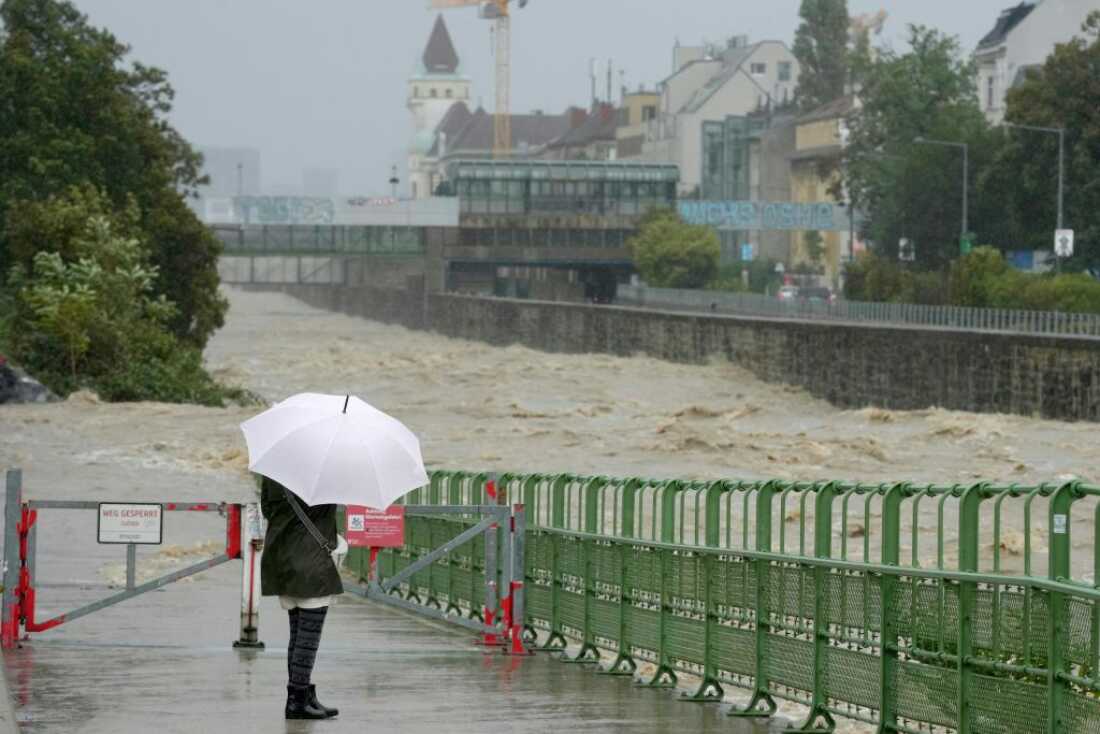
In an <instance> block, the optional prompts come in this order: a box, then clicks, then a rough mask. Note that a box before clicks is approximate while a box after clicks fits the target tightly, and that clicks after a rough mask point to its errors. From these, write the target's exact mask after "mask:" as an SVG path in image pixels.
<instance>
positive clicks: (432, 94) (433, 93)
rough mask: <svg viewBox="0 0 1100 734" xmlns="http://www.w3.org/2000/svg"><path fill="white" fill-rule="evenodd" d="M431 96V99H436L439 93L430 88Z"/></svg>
mask: <svg viewBox="0 0 1100 734" xmlns="http://www.w3.org/2000/svg"><path fill="white" fill-rule="evenodd" d="M431 96H432V97H438V96H439V92H438V91H436V89H435V87H432V91H431Z"/></svg>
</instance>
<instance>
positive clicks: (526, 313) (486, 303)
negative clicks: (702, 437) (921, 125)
mask: <svg viewBox="0 0 1100 734" xmlns="http://www.w3.org/2000/svg"><path fill="white" fill-rule="evenodd" d="M276 289H278V290H282V291H284V292H286V293H288V294H290V295H292V296H294V297H296V298H299V299H301V300H302V301H304V302H306V303H309V304H310V305H313V306H316V307H318V308H324V309H329V310H334V311H342V312H344V313H348V314H352V315H358V316H362V317H364V318H370V319H374V320H377V321H383V322H389V323H398V324H403V325H405V326H407V327H409V328H413V329H430V330H432V331H435V332H438V333H440V334H444V335H447V336H452V337H458V338H463V339H473V340H478V341H483V342H487V343H490V344H497V345H507V344H522V345H525V346H528V347H531V348H534V349H540V350H544V351H550V352H569V353H593V352H595V353H605V354H617V355H633V354H644V355H647V356H651V357H657V358H660V359H667V360H670V361H674V362H687V363H701V362H704V361H706V360H709V359H712V358H714V357H715V356H720V357H724V358H726V359H728V360H730V361H731V362H733V363H735V364H737V365H739V366H741V367H744V368H746V369H748V370H750V371H751V372H752V373H753V374H755V375H756V376H757V377H759V378H760V379H762V380H766V381H768V382H778V383H785V384H790V385H797V386H800V387H802V388H804V389H806V390H807V391H808V392H809V393H811V394H812V395H814V396H817V397H820V398H823V399H825V400H828V401H829V402H831V403H832V404H834V405H837V406H839V407H844V408H859V407H865V406H870V405H873V406H878V407H882V408H888V409H897V410H910V409H920V408H928V407H942V408H948V409H953V410H968V411H975V412H997V413H1016V414H1021V415H1029V416H1030V415H1035V416H1041V417H1044V418H1058V419H1064V420H1090V421H1097V420H1100V340H1097V339H1090V338H1087V337H1064V336H1063V337H1059V336H1029V335H1014V334H1004V333H990V332H969V331H951V330H942V329H934V328H927V327H906V326H871V325H866V324H846V323H822V322H804V321H793V320H792V321H784V320H778V319H761V318H751V317H737V316H721V315H708V314H688V313H669V312H661V311H650V310H641V309H633V308H618V307H613V306H594V305H586V304H572V303H556V302H542V301H527V300H509V299H497V298H480V297H473V296H459V295H444V294H428V295H426V296H425V294H424V293H423V292H422V291H419V290H397V289H392V290H388V289H377V288H339V287H328V286H309V285H305V286H281V287H279V286H276Z"/></svg>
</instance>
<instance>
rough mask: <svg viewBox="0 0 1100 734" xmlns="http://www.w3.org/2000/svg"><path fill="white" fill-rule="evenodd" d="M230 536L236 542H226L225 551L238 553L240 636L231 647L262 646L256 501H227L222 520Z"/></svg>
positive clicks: (260, 531)
mask: <svg viewBox="0 0 1100 734" xmlns="http://www.w3.org/2000/svg"><path fill="white" fill-rule="evenodd" d="M226 523H227V525H228V529H227V532H228V533H229V535H230V537H232V536H233V535H235V536H236V537H237V538H238V539H239V540H238V542H237V544H233V543H232V542H229V543H227V548H226V552H227V554H228V555H229V556H230V558H233V557H239V558H240V559H241V561H242V563H241V569H242V570H241V636H240V639H238V640H237V641H236V642H234V643H233V647H235V648H245V649H254V650H257V649H258V650H262V649H264V643H262V642H260V559H261V557H262V556H263V547H264V535H263V515H262V514H260V506H259V505H258V504H256V503H251V504H247V505H244V506H241V505H231V506H230V508H229V517H228V518H227V520H226Z"/></svg>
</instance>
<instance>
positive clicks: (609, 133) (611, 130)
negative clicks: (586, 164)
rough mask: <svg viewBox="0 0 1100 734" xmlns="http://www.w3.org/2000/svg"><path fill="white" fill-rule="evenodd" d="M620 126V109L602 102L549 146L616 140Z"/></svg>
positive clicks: (557, 146) (556, 146)
mask: <svg viewBox="0 0 1100 734" xmlns="http://www.w3.org/2000/svg"><path fill="white" fill-rule="evenodd" d="M618 126H619V115H618V111H617V110H616V109H615V107H614V106H613V105H609V104H606V103H605V104H601V105H600V106H599V107H597V108H596V109H595V110H593V111H592V113H591V114H590V115H588V117H586V118H585V120H584V122H582V123H581V124H580V125H577V126H576V127H575V128H573V129H572V130H568V131H567V132H566V133H565V134H564V135H562V136H561V137H560V138H558V139H557V140H554V141H553V142H551V143H550V145H549V146H548V147H551V148H564V147H566V146H570V145H588V144H589V143H594V142H596V141H605V142H606V141H614V140H615V131H616V130H617V129H618Z"/></svg>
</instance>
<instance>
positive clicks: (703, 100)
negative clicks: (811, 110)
mask: <svg viewBox="0 0 1100 734" xmlns="http://www.w3.org/2000/svg"><path fill="white" fill-rule="evenodd" d="M673 63H674V69H673V73H672V75H671V76H669V77H668V78H666V79H665V80H664V81H662V82H661V84H660V96H661V100H660V106H659V109H658V111H657V116H656V118H655V119H653V120H650V121H649V122H648V123H646V126H645V139H644V141H643V142H642V150H641V153H640V154H639V155H637V156H629V157H631V158H637V159H640V160H644V161H650V162H662V163H672V164H675V165H677V166H679V168H680V190H681V193H682V194H685V195H688V196H693V195H697V194H698V190H699V189H700V188H701V185H702V165H703V163H702V150H703V140H702V135H703V132H702V131H703V123H704V122H705V121H708V120H719V121H720V120H724V119H726V117H728V116H730V115H734V116H745V115H748V114H750V113H752V112H754V111H760V110H766V109H769V108H770V109H774V108H777V107H781V106H783V105H785V104H786V103H787V102H789V101H791V100H792V99H793V97H794V90H795V87H796V86H797V84H798V75H799V65H798V60H797V59H795V57H794V54H792V53H791V51H790V49H789V48H788V47H787V45H786V44H785V43H783V42H781V41H761V42H758V43H749V41H748V39H747V38H745V37H737V38H733V39H731V40H730V41H729V42H728V43H727V45H726V46H725V47H724V48H716V47H683V46H678V47H677V48H676V49H674V52H673Z"/></svg>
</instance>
